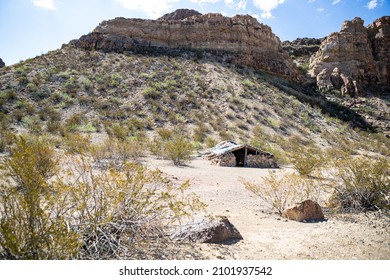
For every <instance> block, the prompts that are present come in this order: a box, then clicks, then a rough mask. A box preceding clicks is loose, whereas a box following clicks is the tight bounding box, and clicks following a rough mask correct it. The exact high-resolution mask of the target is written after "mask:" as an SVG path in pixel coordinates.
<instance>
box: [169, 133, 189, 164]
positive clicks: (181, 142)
mask: <svg viewBox="0 0 390 280" xmlns="http://www.w3.org/2000/svg"><path fill="white" fill-rule="evenodd" d="M193 151H194V147H193V146H192V144H191V142H190V141H189V140H188V139H186V138H185V137H184V136H183V135H175V136H174V137H173V138H172V139H170V140H168V141H167V142H165V143H164V144H163V155H164V157H165V158H168V159H170V160H172V161H173V164H174V165H182V164H184V162H185V161H188V160H190V158H191V155H192V153H193Z"/></svg>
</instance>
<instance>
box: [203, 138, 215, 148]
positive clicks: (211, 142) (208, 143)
mask: <svg viewBox="0 0 390 280" xmlns="http://www.w3.org/2000/svg"><path fill="white" fill-rule="evenodd" d="M205 143H206V146H207V147H208V148H212V147H214V146H215V145H217V144H218V141H217V140H216V139H215V138H213V137H211V136H209V137H207V138H206V140H205Z"/></svg>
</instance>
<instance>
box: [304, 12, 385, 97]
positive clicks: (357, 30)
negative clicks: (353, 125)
mask: <svg viewBox="0 0 390 280" xmlns="http://www.w3.org/2000/svg"><path fill="white" fill-rule="evenodd" d="M389 48H390V17H382V18H380V19H378V20H376V21H375V22H374V23H373V24H371V25H369V26H368V27H367V28H366V27H364V21H363V20H362V19H361V18H355V19H353V20H352V21H345V22H344V23H343V26H342V28H341V31H340V32H335V33H332V34H330V35H329V36H328V37H327V38H325V40H324V41H323V42H322V44H321V46H320V49H319V50H318V51H317V53H316V54H315V55H313V56H312V57H311V59H310V71H309V74H310V75H311V76H312V77H315V78H316V81H317V86H318V87H319V88H320V89H321V90H332V89H336V90H340V91H341V93H348V94H350V95H352V96H353V95H364V90H365V89H367V88H368V87H374V86H375V87H377V86H385V87H388V86H390V80H389V77H390V58H389Z"/></svg>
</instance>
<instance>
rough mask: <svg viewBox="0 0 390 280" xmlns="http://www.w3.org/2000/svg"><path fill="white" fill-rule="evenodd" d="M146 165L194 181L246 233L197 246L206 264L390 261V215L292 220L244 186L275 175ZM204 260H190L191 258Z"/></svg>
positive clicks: (196, 163) (212, 208)
mask: <svg viewBox="0 0 390 280" xmlns="http://www.w3.org/2000/svg"><path fill="white" fill-rule="evenodd" d="M144 163H145V164H146V165H147V166H149V167H151V168H154V169H155V168H158V169H160V170H161V171H162V172H163V173H164V174H165V176H167V177H168V178H170V179H172V180H173V181H174V182H177V183H181V182H184V181H185V180H188V179H189V180H190V183H191V190H192V191H193V192H195V193H196V194H198V195H199V196H200V198H201V199H202V201H203V202H205V203H206V204H208V211H209V212H211V213H212V214H213V215H221V216H226V217H228V219H229V221H230V222H231V223H232V224H233V225H234V226H235V227H236V228H237V229H238V230H239V231H240V233H241V235H242V236H243V238H244V239H243V240H241V241H238V242H236V243H233V244H223V245H220V244H197V245H196V248H197V251H198V252H200V254H201V257H202V258H203V259H231V260H233V259H236V260H249V259H273V260H283V259H320V260H330V259H336V260H337V259H338V260H340V259H343V260H353V259H358V260H367V259H384V260H389V259H390V221H389V217H388V216H387V217H386V216H385V215H379V214H378V213H369V214H364V213H361V214H335V213H332V212H329V211H325V218H326V219H327V221H325V222H320V223H299V222H295V221H287V220H285V219H283V218H281V217H280V216H278V215H277V214H274V213H272V212H270V211H269V209H267V206H266V205H265V204H264V203H263V202H262V201H261V200H260V199H259V198H258V197H257V196H256V195H255V194H253V193H251V192H250V191H249V190H247V189H245V187H244V186H243V184H242V183H240V181H239V178H240V177H243V178H245V179H246V180H249V181H252V182H259V183H260V182H261V177H262V176H265V175H267V174H268V172H270V170H267V169H256V168H237V167H234V168H230V167H219V166H213V165H210V163H209V162H208V161H206V160H203V159H201V158H196V159H194V160H192V161H191V162H190V163H189V164H188V166H185V167H176V166H173V164H172V163H171V162H170V161H165V160H157V159H152V158H148V159H145V162H144ZM272 172H283V170H273V171H272ZM199 257H200V256H199V255H196V256H195V254H191V253H189V255H188V258H199Z"/></svg>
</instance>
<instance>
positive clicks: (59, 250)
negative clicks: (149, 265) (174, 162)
mask: <svg viewBox="0 0 390 280" xmlns="http://www.w3.org/2000/svg"><path fill="white" fill-rule="evenodd" d="M59 158H61V166H60V162H59ZM0 182H1V186H0V258H1V259H131V258H136V259H140V258H148V257H151V256H153V257H154V258H159V257H160V256H161V255H162V254H166V253H167V252H166V246H165V245H164V244H168V243H169V238H168V236H169V234H170V233H171V230H172V227H175V226H177V225H178V224H180V223H181V222H182V221H183V222H184V220H185V219H188V218H190V217H191V215H192V214H193V212H194V211H200V210H202V209H204V207H205V205H204V204H203V203H202V202H201V201H200V200H199V198H198V196H196V195H194V194H191V193H188V188H189V183H188V182H185V183H184V184H182V185H177V184H173V183H172V182H171V181H169V180H167V179H166V178H164V177H163V176H162V174H161V172H160V171H158V170H156V171H154V170H149V169H147V168H146V167H144V166H141V165H139V164H135V163H124V164H123V165H122V166H121V168H120V169H118V168H116V167H115V165H112V168H109V169H107V170H99V169H96V168H94V167H93V165H92V161H91V157H90V155H88V153H85V154H82V155H81V154H77V155H73V154H61V155H59V154H58V152H57V151H55V150H54V148H53V147H51V146H50V145H49V144H48V143H46V142H44V141H43V140H41V139H39V138H38V139H35V138H33V139H29V140H26V139H24V138H19V139H18V140H17V142H16V144H15V147H14V148H13V149H12V152H11V156H10V157H9V158H7V159H6V160H5V162H4V163H2V164H1V173H0Z"/></svg>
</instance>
